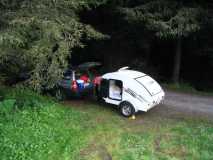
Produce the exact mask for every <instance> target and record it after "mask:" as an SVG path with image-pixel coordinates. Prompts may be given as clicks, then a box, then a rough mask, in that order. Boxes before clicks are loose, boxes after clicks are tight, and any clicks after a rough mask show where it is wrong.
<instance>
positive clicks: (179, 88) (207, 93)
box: [163, 83, 213, 96]
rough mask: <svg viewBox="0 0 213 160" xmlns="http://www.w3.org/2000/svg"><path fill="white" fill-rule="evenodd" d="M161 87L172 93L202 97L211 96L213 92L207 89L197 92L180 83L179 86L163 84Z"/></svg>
mask: <svg viewBox="0 0 213 160" xmlns="http://www.w3.org/2000/svg"><path fill="white" fill-rule="evenodd" d="M163 86H164V88H166V89H168V90H172V91H177V92H183V93H189V94H196V95H203V96H213V90H211V89H209V90H208V91H207V90H205V91H199V90H196V89H195V88H194V87H193V86H192V85H190V84H187V83H180V84H174V83H167V84H166V83H164V84H163Z"/></svg>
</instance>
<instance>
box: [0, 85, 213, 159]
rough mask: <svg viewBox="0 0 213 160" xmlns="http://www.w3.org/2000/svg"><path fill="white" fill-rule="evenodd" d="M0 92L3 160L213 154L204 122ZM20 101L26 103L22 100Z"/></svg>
mask: <svg viewBox="0 0 213 160" xmlns="http://www.w3.org/2000/svg"><path fill="white" fill-rule="evenodd" d="M1 91H2V93H3V92H4V97H5V98H4V99H5V100H4V101H3V102H0V146H1V147H0V159H2V160H7V159H11V160H14V159H16V160H25V159H32V160H53V159H54V160H55V159H61V160H64V159H65V160H66V159H68V160H102V159H113V160H137V159H140V160H150V159H153V160H158V159H159V160H167V159H168V160H177V159H189V160H190V159H191V160H196V159H197V160H198V159H204V160H210V159H212V157H213V124H212V123H211V122H208V121H205V120H203V121H200V120H198V119H196V120H194V119H184V120H177V119H176V120H174V119H170V118H163V117H161V115H156V116H155V117H152V116H146V117H145V116H144V115H143V114H142V115H141V117H138V119H137V120H136V121H132V120H129V119H126V118H123V117H121V116H119V115H118V114H117V113H116V110H114V109H112V108H111V107H109V106H107V105H106V106H104V105H99V104H96V103H83V104H82V105H80V106H79V105H78V106H77V105H76V106H75V105H73V106H71V107H70V105H72V104H69V106H68V105H66V106H65V105H60V104H58V103H56V102H55V101H53V100H52V99H50V98H48V97H42V96H39V95H37V94H35V93H32V92H30V91H26V92H24V91H23V90H22V91H20V90H17V89H13V90H11V89H10V90H7V91H3V90H1ZM20 92H21V93H20ZM26 97H28V98H29V101H30V102H28V98H26ZM20 99H21V101H22V100H23V99H25V101H24V102H22V103H21V104H19V103H17V101H20ZM32 99H33V101H32ZM17 104H19V105H20V106H21V105H23V106H22V107H20V106H17ZM5 108H7V109H5ZM139 116H140V115H139ZM143 116H144V117H143Z"/></svg>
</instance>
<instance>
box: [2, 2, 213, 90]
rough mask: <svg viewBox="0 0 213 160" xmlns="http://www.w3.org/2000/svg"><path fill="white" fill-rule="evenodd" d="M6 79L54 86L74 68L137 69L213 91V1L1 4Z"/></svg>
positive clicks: (34, 85) (6, 81)
mask: <svg viewBox="0 0 213 160" xmlns="http://www.w3.org/2000/svg"><path fill="white" fill-rule="evenodd" d="M0 12H1V14H0V82H1V83H3V84H7V85H23V86H27V87H30V88H32V89H34V90H37V91H41V90H44V89H51V88H53V87H54V86H55V84H56V83H57V81H58V80H59V79H60V78H61V77H62V75H63V72H64V71H65V70H66V68H67V67H68V66H69V65H71V64H72V65H77V64H80V63H81V62H85V61H100V62H102V63H103V66H104V70H105V71H114V70H117V69H118V68H119V67H122V66H127V65H128V66H131V67H133V68H136V69H138V70H141V71H143V72H145V73H148V74H151V75H153V76H154V77H155V78H157V79H158V80H161V81H162V82H166V83H170V82H172V83H175V84H179V83H188V84H190V85H192V86H193V87H195V88H196V89H198V90H212V89H213V83H212V81H213V41H212V36H213V3H212V2H211V1H202V0H187V1H186V0H60V1H59V0H32V1H28V0H7V1H4V0H1V1H0Z"/></svg>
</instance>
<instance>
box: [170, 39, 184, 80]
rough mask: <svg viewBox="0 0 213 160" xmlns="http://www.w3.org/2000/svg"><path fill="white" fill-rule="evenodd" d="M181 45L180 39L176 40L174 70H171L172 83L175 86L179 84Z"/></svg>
mask: <svg viewBox="0 0 213 160" xmlns="http://www.w3.org/2000/svg"><path fill="white" fill-rule="evenodd" d="M181 43H182V40H181V38H178V40H177V43H176V50H175V55H174V68H173V76H172V80H173V83H175V84H179V78H180V67H181V54H182V45H181Z"/></svg>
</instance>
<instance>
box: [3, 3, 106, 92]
mask: <svg viewBox="0 0 213 160" xmlns="http://www.w3.org/2000/svg"><path fill="white" fill-rule="evenodd" d="M3 2H4V1H1V8H2V9H1V16H0V21H1V22H2V23H1V30H0V48H1V52H0V68H1V76H3V77H5V78H6V79H5V80H6V81H10V80H12V79H15V77H19V76H21V75H25V76H26V75H27V76H28V78H27V81H25V84H27V85H29V86H30V87H31V88H33V89H35V90H41V89H44V88H52V87H54V85H55V83H56V82H57V81H58V79H59V78H60V77H61V75H62V73H63V72H64V70H65V69H66V67H67V65H68V59H69V57H70V53H71V52H72V49H73V48H75V47H84V43H82V40H84V41H85V40H89V39H93V38H95V39H101V38H104V35H103V34H101V33H99V32H97V31H95V30H94V29H93V28H92V27H91V26H90V25H85V24H82V23H81V22H80V21H79V17H78V14H77V13H78V12H79V11H80V10H81V9H82V8H85V7H89V5H91V3H92V2H89V1H84V0H81V1H79V0H60V1H57V0H53V1H52V0H33V1H28V0H17V1H13V2H14V3H11V2H9V1H7V2H6V3H3ZM93 2H94V1H93Z"/></svg>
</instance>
